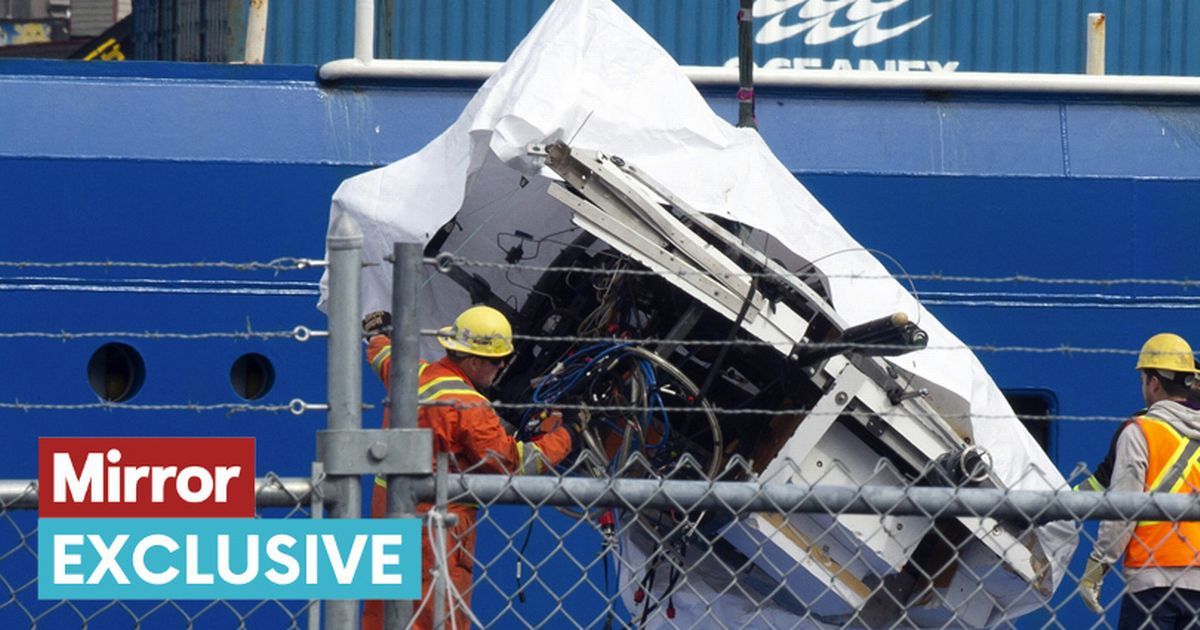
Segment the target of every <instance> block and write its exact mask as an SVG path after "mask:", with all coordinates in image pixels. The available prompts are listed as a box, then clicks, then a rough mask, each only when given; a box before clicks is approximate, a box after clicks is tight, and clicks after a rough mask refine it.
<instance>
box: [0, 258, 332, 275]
mask: <svg viewBox="0 0 1200 630" xmlns="http://www.w3.org/2000/svg"><path fill="white" fill-rule="evenodd" d="M324 264H325V262H324V261H322V260H314V259H311V258H276V259H274V260H270V261H268V262H259V261H250V262H240V263H239V262H226V261H215V262H207V261H201V262H171V263H152V262H135V261H116V260H103V261H89V260H82V261H61V262H50V261H33V260H0V267H13V268H17V269H60V268H66V267H96V268H102V269H112V268H132V269H230V270H233V271H276V272H278V271H295V270H298V269H308V268H310V267H319V266H323V265H324Z"/></svg>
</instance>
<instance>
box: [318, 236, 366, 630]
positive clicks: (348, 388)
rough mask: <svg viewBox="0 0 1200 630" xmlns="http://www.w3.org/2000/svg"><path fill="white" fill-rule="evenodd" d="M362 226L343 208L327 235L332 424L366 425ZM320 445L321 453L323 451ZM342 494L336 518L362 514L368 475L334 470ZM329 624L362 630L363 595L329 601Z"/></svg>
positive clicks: (337, 427) (336, 427)
mask: <svg viewBox="0 0 1200 630" xmlns="http://www.w3.org/2000/svg"><path fill="white" fill-rule="evenodd" d="M362 242H363V237H362V232H361V231H360V230H359V228H358V224H356V223H355V222H354V220H353V219H351V218H350V217H349V216H347V215H345V214H343V215H341V216H339V217H338V218H337V219H335V220H334V222H333V226H332V227H330V230H329V235H328V237H327V239H326V248H327V249H328V250H329V302H328V304H329V358H328V362H327V367H328V375H327V381H326V382H327V384H328V388H329V430H330V431H347V430H348V431H355V430H359V429H362V359H361V358H359V352H360V351H361V350H360V346H361V345H362V332H361V325H360V324H359V321H358V320H359V316H360V313H359V311H360V309H361V307H360V287H361V282H362V280H361V275H362ZM319 451H320V447H319V446H318V457H321V454H320V452H319ZM327 479H328V481H329V486H330V489H331V490H333V492H334V496H336V497H337V501H336V503H334V505H333V508H332V509H331V510H330V513H329V516H330V517H332V518H359V517H360V516H361V515H362V514H361V512H362V480H361V477H359V476H358V475H329V476H328V477H327ZM325 627H326V628H327V629H328V630H357V629H358V627H359V611H358V600H330V601H329V602H327V603H326V604H325Z"/></svg>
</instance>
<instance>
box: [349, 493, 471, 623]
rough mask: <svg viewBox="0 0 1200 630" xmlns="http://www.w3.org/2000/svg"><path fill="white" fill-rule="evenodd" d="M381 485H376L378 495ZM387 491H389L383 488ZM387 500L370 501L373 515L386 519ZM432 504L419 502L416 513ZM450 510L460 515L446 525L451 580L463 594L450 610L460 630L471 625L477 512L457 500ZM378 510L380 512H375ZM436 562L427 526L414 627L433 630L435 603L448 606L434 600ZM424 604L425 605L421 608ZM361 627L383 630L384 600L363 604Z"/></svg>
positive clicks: (423, 541)
mask: <svg viewBox="0 0 1200 630" xmlns="http://www.w3.org/2000/svg"><path fill="white" fill-rule="evenodd" d="M381 490H383V488H382V487H381V486H378V485H377V486H375V494H376V498H379V497H378V495H379V494H380V491H381ZM384 494H386V491H384ZM385 503H386V501H384V500H382V499H380V500H378V501H372V502H371V516H372V517H374V518H383V516H384V514H383V512H384V509H383V507H382V506H383V505H385ZM430 507H432V504H430V503H420V504H418V505H417V513H418V514H424V513H426V512H428V511H429V508H430ZM449 511H450V513H451V514H454V515H455V516H457V517H458V523H456V524H454V525H452V526H449V527H447V528H446V559H447V561H448V564H449V569H450V582H451V583H452V584H454V588H455V590H457V591H458V594H459V595H460V596H461V597H462V606H465V607H466V608H463V607H462V606H459V604H458V602H457V601H454V602H453V606H452V607H451V610H452V611H453V614H454V624H455V627H457V628H458V630H467V629H468V628H470V627H471V617H470V615H468V614H467V610H468V609H469V608H470V606H471V589H472V587H473V586H474V576H473V571H474V569H475V512H476V509H475V508H473V507H468V506H465V505H460V504H457V503H451V504H450V506H449ZM376 512H379V513H378V514H376ZM436 565H437V560H436V557H435V556H434V554H433V545H432V544H431V543H430V541H429V532H428V531H427V528H425V527H422V528H421V599H419V600H417V601H415V602H413V612H416V611H417V610H420V611H421V613H420V614H419V615H417V617H416V619H414V622H413V626H412V627H413V628H415V629H419V630H431V629H432V628H433V612H434V607H435V605H437V606H442V607H443V609H444V608H445V601H444V600H443V601H441V602H434V601H433V570H434V568H435V567H436ZM422 602H424V603H425V605H424V608H422V607H421V604H422ZM445 619H446V626H445V627H446V628H450V627H451V626H450V623H451V621H450V616H449V615H446V616H445ZM362 630H383V602H381V601H378V600H372V601H368V602H367V603H366V605H365V606H364V607H363V618H362Z"/></svg>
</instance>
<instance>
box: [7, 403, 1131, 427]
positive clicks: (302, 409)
mask: <svg viewBox="0 0 1200 630" xmlns="http://www.w3.org/2000/svg"><path fill="white" fill-rule="evenodd" d="M418 406H420V407H453V408H455V409H458V410H467V409H475V408H480V407H490V408H492V409H500V410H514V411H525V410H539V409H547V408H549V407H552V408H554V409H556V410H560V411H585V410H586V411H589V412H597V413H643V412H645V411H646V410H647V408H646V407H642V406H638V405H583V404H567V403H563V404H554V405H549V406H548V405H546V404H545V403H540V404H539V403H506V402H499V401H497V402H488V401H481V402H476V403H467V402H460V401H433V402H421V403H418ZM374 408H375V406H374V405H370V404H364V405H363V409H364V410H368V411H369V410H373V409H374ZM0 409H8V410H16V411H24V412H30V411H93V410H105V411H191V412H196V413H201V412H206V411H225V412H227V413H228V415H233V414H235V413H244V412H268V413H280V412H284V411H287V412H289V413H291V414H293V415H296V416H299V415H303V414H304V413H306V412H309V411H327V410H328V409H329V405H327V404H325V403H309V402H305V401H303V400H301V399H298V398H297V399H294V400H292V401H290V402H289V403H288V404H252V403H215V404H200V403H173V404H171V403H168V404H131V403H118V402H107V401H97V402H91V403H32V402H22V401H20V400H16V401H14V402H0ZM652 409H653V410H655V411H663V412H666V413H688V412H690V413H699V412H701V411H702V410H703V408H702V407H698V406H693V407H680V406H666V405H663V406H660V405H655V406H653V407H652ZM707 409H708V410H711V411H712V412H713V413H715V414H717V415H727V416H738V415H771V416H777V415H800V416H805V417H822V416H843V415H849V416H856V415H878V414H873V413H872V412H869V411H865V410H861V411H860V410H850V411H846V410H842V411H814V410H813V409H807V408H801V407H796V408H789V407H781V408H777V409H767V408H731V407H714V406H711V405H710V406H708V407H707ZM884 415H886V413H885V414H884ZM1014 416H1015V417H1017V418H1020V419H1023V420H1041V421H1072V422H1095V421H1103V422H1125V421H1128V420H1129V419H1130V418H1131V417H1133V416H1130V415H1125V416H1107V415H1060V414H1051V415H1028V414H1012V415H1008V414H979V413H962V414H940V415H939V417H941V418H945V419H967V420H1009V419H1012V418H1013V417H1014Z"/></svg>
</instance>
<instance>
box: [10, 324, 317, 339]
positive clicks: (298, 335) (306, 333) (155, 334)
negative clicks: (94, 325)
mask: <svg viewBox="0 0 1200 630" xmlns="http://www.w3.org/2000/svg"><path fill="white" fill-rule="evenodd" d="M327 336H329V333H328V331H324V330H313V329H311V328H309V327H307V326H296V327H295V328H293V329H291V330H274V331H256V330H250V329H247V330H244V331H232V332H200V333H182V332H161V331H143V332H135V331H110V332H92V331H87V332H70V331H66V330H63V331H59V332H47V331H17V332H3V331H0V339H57V340H61V341H71V340H74V339H95V338H122V339H154V340H159V339H172V340H202V339H242V340H250V339H262V340H269V339H293V340H295V341H299V342H305V341H308V340H309V339H312V338H314V337H327Z"/></svg>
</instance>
